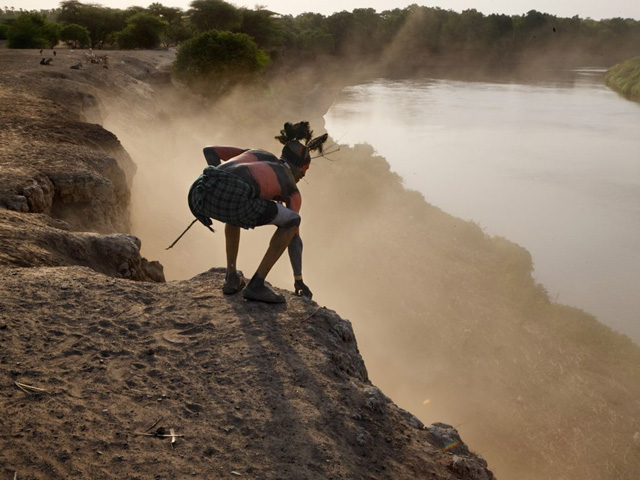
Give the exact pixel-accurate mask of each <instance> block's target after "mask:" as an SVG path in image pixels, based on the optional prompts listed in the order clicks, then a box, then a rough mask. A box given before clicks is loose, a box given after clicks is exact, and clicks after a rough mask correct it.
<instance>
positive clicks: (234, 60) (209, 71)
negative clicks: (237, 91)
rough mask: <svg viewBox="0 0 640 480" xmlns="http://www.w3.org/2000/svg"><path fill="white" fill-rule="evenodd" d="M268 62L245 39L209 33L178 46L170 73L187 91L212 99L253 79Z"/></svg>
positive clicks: (232, 35)
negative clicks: (232, 87)
mask: <svg viewBox="0 0 640 480" xmlns="http://www.w3.org/2000/svg"><path fill="white" fill-rule="evenodd" d="M268 62H269V58H268V56H267V54H266V53H265V52H264V51H262V50H261V49H260V48H258V45H257V44H256V43H255V42H254V41H253V40H252V39H251V37H249V36H248V35H246V34H244V33H232V32H220V31H217V30H209V31H207V32H204V33H201V34H199V35H196V36H195V37H193V38H192V39H190V40H187V41H186V42H185V43H183V44H182V46H181V47H180V48H179V50H178V54H177V56H176V60H175V63H174V71H175V73H176V75H177V76H178V78H180V79H182V80H184V81H185V82H186V83H187V84H188V85H189V86H190V87H192V88H194V89H195V90H197V91H198V92H200V93H203V94H205V95H207V96H213V95H218V94H220V93H223V92H224V91H226V90H228V89H229V88H230V87H231V86H233V85H234V84H238V83H243V82H247V81H251V80H253V79H255V78H256V76H257V74H258V73H259V72H261V71H262V70H263V69H264V67H265V66H266V65H267V63H268Z"/></svg>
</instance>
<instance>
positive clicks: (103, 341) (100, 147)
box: [0, 50, 494, 480]
mask: <svg viewBox="0 0 640 480" xmlns="http://www.w3.org/2000/svg"><path fill="white" fill-rule="evenodd" d="M65 53H66V52H65ZM0 55H2V57H3V60H2V64H3V68H4V70H5V73H4V74H3V76H2V77H1V78H0V99H2V101H1V102H0V109H2V110H1V112H0V113H1V114H2V117H1V118H2V129H1V130H0V145H1V147H0V166H1V167H2V169H1V170H0V180H1V182H0V185H1V187H0V235H1V236H2V239H3V242H2V248H1V250H0V342H1V344H2V346H3V348H2V353H1V354H0V366H1V368H0V382H1V385H2V388H1V389H0V408H1V409H2V411H3V412H4V415H3V416H2V418H0V426H1V427H2V431H3V435H2V437H1V439H0V465H1V466H2V467H1V469H2V470H1V471H2V473H3V475H6V476H7V477H11V478H20V479H23V478H25V479H26V478H32V479H56V478H95V479H99V478H130V479H135V478H140V479H142V478H156V479H160V478H212V477H229V476H231V477H234V476H238V477H246V478H255V479H258V478H264V479H268V478H305V479H314V478H317V479H328V478H336V479H337V478H349V479H355V478H380V479H382V478H394V479H397V478H433V479H463V480H464V479H468V480H490V479H492V478H494V477H493V474H492V473H491V472H490V471H489V470H488V468H487V464H486V462H485V461H484V460H483V459H482V457H480V456H478V455H475V454H473V453H472V452H470V451H469V449H468V448H467V447H466V445H465V444H464V443H463V442H462V441H461V439H460V437H459V436H458V433H457V431H456V430H455V429H454V428H453V427H451V426H448V425H445V424H439V423H435V424H433V425H430V426H426V427H425V426H424V425H423V424H422V423H421V422H420V421H419V420H418V419H417V418H416V417H414V416H413V415H411V414H410V413H408V412H406V411H404V410H402V409H400V408H399V407H397V406H396V405H395V404H394V403H393V402H392V401H391V400H390V399H389V398H387V397H386V396H385V395H384V394H383V393H382V392H381V391H380V390H379V389H378V388H376V387H375V386H373V385H372V384H371V382H370V381H369V379H368V374H367V370H366V368H365V366H364V362H363V360H362V358H361V356H360V354H359V352H358V348H357V344H356V340H355V336H354V334H353V330H352V328H351V325H350V323H349V322H348V321H346V320H343V319H342V318H340V317H339V316H338V315H337V314H336V313H335V312H333V311H331V310H329V309H327V308H325V307H320V306H319V305H317V304H316V303H314V302H309V301H306V300H304V299H301V298H297V297H293V296H291V294H290V293H288V292H285V293H286V295H287V297H288V303H287V305H285V306H276V307H274V306H266V305H261V304H255V303H250V302H245V301H244V300H242V299H241V298H239V297H225V296H223V295H222V294H221V292H220V288H219V286H220V285H221V283H222V279H223V273H222V271H220V270H216V269H213V270H209V271H208V272H206V273H204V274H201V275H198V276H196V277H195V278H192V279H190V280H183V281H176V282H164V281H163V280H164V276H163V273H162V267H161V265H159V264H157V263H156V262H149V261H147V260H146V259H144V258H143V257H142V256H141V255H140V245H141V242H140V240H139V239H138V238H136V237H134V236H133V235H129V234H127V233H126V232H127V230H128V225H129V223H128V222H129V218H128V202H129V185H130V182H131V179H132V176H133V174H134V172H135V167H134V166H133V163H132V162H131V159H130V158H129V156H128V154H127V152H126V151H125V150H124V149H123V148H122V146H121V145H120V143H119V141H118V139H117V138H116V137H115V136H114V135H113V134H111V133H110V132H108V131H106V130H105V129H104V128H102V127H101V126H100V125H99V124H98V123H90V122H91V121H96V122H97V121H99V120H100V108H99V101H100V100H99V96H98V95H96V90H97V89H103V90H109V89H112V90H114V89H115V90H116V91H117V89H119V88H121V89H122V88H126V89H130V88H140V89H141V92H139V93H140V94H144V86H142V85H141V84H139V83H138V80H137V79H138V78H140V77H145V76H148V77H152V76H154V75H157V74H158V71H157V70H156V69H155V67H156V66H157V65H158V57H157V56H156V57H155V58H149V57H150V56H154V55H156V54H154V53H149V52H141V53H140V55H138V56H137V58H134V57H135V55H134V56H133V57H132V56H131V55H130V54H127V55H126V56H125V55H123V54H119V53H110V55H112V64H111V65H112V67H111V68H104V69H102V68H101V69H96V68H93V69H86V70H85V69H79V70H75V69H74V70H70V67H71V66H72V65H76V64H77V63H76V62H77V60H78V59H77V58H74V57H65V56H64V55H58V57H57V58H56V60H55V64H54V65H46V66H40V65H39V64H38V59H39V55H38V53H37V52H36V51H4V50H0ZM157 55H159V56H162V54H157ZM117 65H119V66H120V68H117ZM5 67H6V68H5ZM133 280H143V281H133Z"/></svg>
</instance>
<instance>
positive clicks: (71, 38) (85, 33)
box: [60, 23, 91, 48]
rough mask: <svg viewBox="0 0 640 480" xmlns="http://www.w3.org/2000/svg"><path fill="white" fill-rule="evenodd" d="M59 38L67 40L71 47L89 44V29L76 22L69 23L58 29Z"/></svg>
mask: <svg viewBox="0 0 640 480" xmlns="http://www.w3.org/2000/svg"><path fill="white" fill-rule="evenodd" d="M60 40H62V41H63V42H67V43H68V44H69V45H70V46H71V47H72V48H81V47H86V46H88V45H91V37H90V36H89V30H88V29H87V28H86V27H83V26H82V25H78V24H77V23H70V24H68V25H65V26H64V27H62V29H61V30H60Z"/></svg>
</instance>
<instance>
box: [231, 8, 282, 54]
mask: <svg viewBox="0 0 640 480" xmlns="http://www.w3.org/2000/svg"><path fill="white" fill-rule="evenodd" d="M240 12H241V13H242V23H241V24H240V27H238V31H239V32H241V33H246V34H247V35H249V36H250V37H251V38H253V39H254V40H255V42H256V43H257V44H258V45H260V47H262V48H273V47H276V46H279V45H281V44H282V41H283V37H284V36H283V33H282V29H281V28H280V26H279V25H278V23H277V22H276V21H275V19H274V15H275V13H273V12H271V11H269V10H266V9H264V8H259V9H256V10H249V9H247V8H243V9H241V10H240Z"/></svg>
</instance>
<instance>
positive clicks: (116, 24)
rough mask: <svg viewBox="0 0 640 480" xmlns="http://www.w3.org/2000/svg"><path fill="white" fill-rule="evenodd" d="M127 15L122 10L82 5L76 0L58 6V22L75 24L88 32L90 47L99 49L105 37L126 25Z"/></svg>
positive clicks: (69, 0) (68, 0)
mask: <svg viewBox="0 0 640 480" xmlns="http://www.w3.org/2000/svg"><path fill="white" fill-rule="evenodd" d="M126 20H127V14H126V12H124V11H122V10H116V9H112V8H104V7H101V6H100V5H94V4H88V5H84V4H82V3H80V2H78V1H76V0H67V1H64V2H62V3H61V4H60V13H58V22H60V23H62V24H70V23H76V24H78V25H82V26H83V27H86V28H87V29H88V30H89V35H90V37H91V46H92V47H94V48H95V47H99V46H101V45H102V44H103V43H104V42H105V41H106V40H107V37H108V36H109V35H111V34H113V33H115V32H119V31H121V30H122V29H124V28H125V27H126V25H127V21H126Z"/></svg>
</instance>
